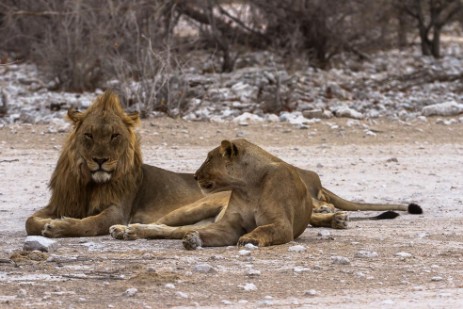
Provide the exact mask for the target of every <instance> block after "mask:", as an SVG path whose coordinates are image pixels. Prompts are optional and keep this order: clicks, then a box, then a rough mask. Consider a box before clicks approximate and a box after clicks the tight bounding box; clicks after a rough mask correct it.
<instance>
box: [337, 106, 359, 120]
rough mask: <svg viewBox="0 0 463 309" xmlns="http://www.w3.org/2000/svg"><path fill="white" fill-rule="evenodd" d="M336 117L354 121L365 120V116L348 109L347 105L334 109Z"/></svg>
mask: <svg viewBox="0 0 463 309" xmlns="http://www.w3.org/2000/svg"><path fill="white" fill-rule="evenodd" d="M333 112H334V115H335V116H336V117H346V118H353V119H363V118H365V116H364V115H363V114H362V113H360V112H357V111H356V110H354V109H352V108H350V107H348V106H347V105H341V106H338V107H336V108H334V109H333Z"/></svg>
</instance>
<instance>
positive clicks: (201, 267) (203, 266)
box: [193, 263, 215, 274]
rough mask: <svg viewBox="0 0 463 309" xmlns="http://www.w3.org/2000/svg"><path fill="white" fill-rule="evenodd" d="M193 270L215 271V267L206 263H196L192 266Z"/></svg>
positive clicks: (202, 271)
mask: <svg viewBox="0 0 463 309" xmlns="http://www.w3.org/2000/svg"><path fill="white" fill-rule="evenodd" d="M193 270H194V271H195V272H198V273H204V274H207V273H212V272H215V269H214V268H213V267H212V266H211V265H209V264H207V263H200V264H196V265H195V266H194V267H193Z"/></svg>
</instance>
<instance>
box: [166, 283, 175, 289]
mask: <svg viewBox="0 0 463 309" xmlns="http://www.w3.org/2000/svg"><path fill="white" fill-rule="evenodd" d="M164 287H165V288H166V289H175V285H174V284H173V283H166V284H165V285H164Z"/></svg>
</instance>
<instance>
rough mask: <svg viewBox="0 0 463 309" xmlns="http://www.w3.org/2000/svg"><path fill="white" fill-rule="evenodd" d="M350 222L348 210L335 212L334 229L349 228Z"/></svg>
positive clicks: (332, 223) (332, 225) (332, 222)
mask: <svg viewBox="0 0 463 309" xmlns="http://www.w3.org/2000/svg"><path fill="white" fill-rule="evenodd" d="M348 222H349V214H348V213H347V211H338V212H336V213H335V214H334V216H333V220H332V221H331V227H332V228H333V229H347V224H348Z"/></svg>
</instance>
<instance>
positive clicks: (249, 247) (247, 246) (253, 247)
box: [244, 244, 259, 250]
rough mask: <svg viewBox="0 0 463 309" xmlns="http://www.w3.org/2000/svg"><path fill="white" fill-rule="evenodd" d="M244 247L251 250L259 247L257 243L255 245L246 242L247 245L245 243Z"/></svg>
mask: <svg viewBox="0 0 463 309" xmlns="http://www.w3.org/2000/svg"><path fill="white" fill-rule="evenodd" d="M244 247H245V248H246V249H249V250H254V249H259V247H258V246H255V245H253V244H246V245H244Z"/></svg>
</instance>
